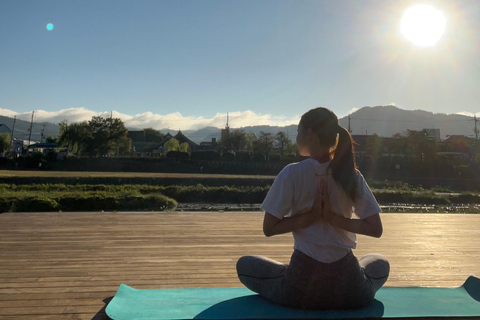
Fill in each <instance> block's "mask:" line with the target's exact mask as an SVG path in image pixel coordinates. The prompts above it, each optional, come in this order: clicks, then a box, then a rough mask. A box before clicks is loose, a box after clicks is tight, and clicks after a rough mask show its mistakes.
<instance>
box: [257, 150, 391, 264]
mask: <svg viewBox="0 0 480 320" xmlns="http://www.w3.org/2000/svg"><path fill="white" fill-rule="evenodd" d="M329 164H330V162H326V163H319V162H318V161H316V160H314V159H311V158H309V159H306V160H304V161H301V162H298V163H292V164H289V165H287V166H286V167H285V168H284V169H283V170H282V171H281V172H280V173H279V174H278V176H277V177H276V179H275V181H274V183H273V185H272V186H271V188H270V190H269V191H268V194H267V196H266V197H265V200H264V201H263V203H262V205H261V209H262V210H265V211H266V212H268V213H269V214H271V215H273V216H275V217H276V218H278V219H283V218H284V217H288V216H292V215H294V214H299V213H304V212H307V211H309V210H311V209H312V206H313V202H314V200H315V194H316V191H317V187H318V184H319V179H322V178H323V179H326V180H327V194H328V196H329V199H330V207H331V209H332V211H333V212H335V213H337V214H341V215H342V216H344V217H346V218H352V214H353V213H354V214H355V215H356V216H357V217H358V218H360V219H364V218H367V217H369V216H371V215H374V214H378V213H380V212H381V211H382V210H381V209H380V207H379V206H378V203H377V201H376V200H375V197H374V196H373V194H372V192H371V190H370V188H369V187H368V185H367V183H366V182H365V179H364V178H363V176H362V174H361V173H360V172H359V171H357V175H356V179H357V190H356V197H355V200H354V201H352V199H351V198H350V197H348V196H347V195H346V193H345V191H344V190H343V189H342V188H341V187H340V186H339V185H338V184H337V183H336V181H335V180H334V179H333V177H332V175H331V170H328V171H329V172H328V173H327V169H328V165H329ZM292 234H293V237H294V239H295V244H294V249H297V250H300V251H301V252H303V253H305V254H306V255H308V256H309V257H311V258H313V259H315V260H317V261H320V262H323V263H331V262H335V261H338V260H340V259H341V258H343V257H344V256H345V255H346V254H347V253H348V252H349V251H350V250H351V249H355V247H356V245H357V237H356V235H355V234H354V233H352V232H348V231H345V230H343V229H340V228H336V227H333V226H332V225H330V224H329V223H327V222H324V221H322V220H319V221H317V222H315V223H314V224H312V225H311V226H309V227H307V228H304V229H299V230H296V231H294V232H292Z"/></svg>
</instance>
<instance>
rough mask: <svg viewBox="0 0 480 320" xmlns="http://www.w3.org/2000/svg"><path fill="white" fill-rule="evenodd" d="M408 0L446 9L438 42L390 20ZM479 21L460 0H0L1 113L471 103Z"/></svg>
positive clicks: (290, 110) (163, 122)
mask: <svg viewBox="0 0 480 320" xmlns="http://www.w3.org/2000/svg"><path fill="white" fill-rule="evenodd" d="M416 3H429V4H432V5H433V6H435V7H436V8H437V9H439V10H441V11H442V12H443V13H444V15H445V17H446V19H447V27H446V31H445V34H444V35H443V37H442V38H441V39H440V41H439V42H438V43H437V44H436V45H435V46H432V47H427V48H422V47H417V46H415V45H413V44H411V43H410V42H409V41H407V40H406V39H405V38H404V37H403V36H402V35H401V34H400V32H399V25H400V19H401V16H402V14H403V12H404V11H405V10H406V9H407V8H408V7H409V6H411V5H412V4H416ZM479 21H480V2H478V1H468V0H467V1H461V0H455V1H390V0H375V1H374V0H363V1H360V0H349V1H346V0H335V1H333V0H332V1H330V0H325V1H322V0H315V1H309V0H290V1H285V0H255V1H253V0H241V1H240V0H217V1H210V0H209V1H207V0H190V1H184V0H172V1H162V0H152V1H147V0H138V1H134V0H128V1H127V0H115V1H113V0H111V1H102V0H95V1H90V0H82V1H65V0H50V1H49V0H42V1H33V0H22V1H18V0H2V1H0V45H1V50H0V69H1V71H0V115H6V116H13V115H17V116H18V117H20V118H21V117H24V118H28V117H29V115H30V113H31V111H33V110H35V112H36V114H37V120H42V121H52V122H59V121H61V120H62V119H67V120H69V121H70V122H73V121H79V120H88V119H90V118H91V116H92V115H97V114H98V115H106V114H108V115H109V114H110V113H113V115H114V116H118V117H121V118H122V119H123V120H124V121H126V122H127V124H129V125H131V126H133V125H135V126H137V127H154V128H157V129H162V128H166V127H172V128H177V127H178V128H179V129H190V128H195V127H202V126H206V125H212V126H223V125H224V123H225V122H226V113H229V115H230V124H231V126H232V127H241V126H246V125H252V124H271V125H275V124H278V125H285V124H290V123H295V122H296V121H298V119H299V117H300V115H301V114H302V113H304V112H305V111H307V110H309V109H310V108H313V107H316V106H320V105H321V106H325V107H328V108H330V109H332V110H333V111H334V112H336V113H337V115H338V116H339V117H342V116H345V115H347V114H348V113H349V112H351V111H352V110H354V109H355V108H361V107H363V106H377V105H388V104H395V105H396V106H398V107H399V108H402V109H423V110H428V111H432V112H439V113H458V112H466V113H477V112H478V111H480V108H479V107H478V105H477V103H478V101H479V100H480V99H479V98H480V90H478V88H477V84H478V83H480V60H479V59H478V57H479V56H480V55H479V52H478V51H479V49H480V43H479V41H480V37H478V30H480V28H479V27H480V22H479ZM48 23H52V24H53V25H54V29H53V30H52V31H48V30H47V28H46V26H47V24H48Z"/></svg>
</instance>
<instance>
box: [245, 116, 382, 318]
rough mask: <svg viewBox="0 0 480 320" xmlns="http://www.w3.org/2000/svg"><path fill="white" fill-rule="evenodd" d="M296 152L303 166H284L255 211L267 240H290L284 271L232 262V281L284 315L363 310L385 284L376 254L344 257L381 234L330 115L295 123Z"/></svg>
mask: <svg viewBox="0 0 480 320" xmlns="http://www.w3.org/2000/svg"><path fill="white" fill-rule="evenodd" d="M297 144H298V148H299V153H300V155H302V156H306V157H308V159H306V160H304V161H301V162H299V163H293V164H290V165H288V166H286V167H285V168H284V169H283V170H282V171H281V172H280V173H279V175H278V176H277V177H276V179H275V182H274V183H273V185H272V187H271V188H270V190H269V192H268V194H267V196H266V198H265V200H264V202H263V204H262V206H261V208H262V210H264V211H265V217H264V222H263V231H264V233H265V235H266V236H267V237H270V236H273V235H276V234H283V233H289V232H292V234H293V237H294V240H295V242H294V252H293V254H292V257H291V260H290V263H289V265H284V264H281V263H279V262H277V261H274V260H271V259H269V258H266V257H263V256H245V257H242V258H240V259H239V260H238V262H237V273H238V277H239V279H240V281H241V282H242V283H243V284H244V285H245V286H246V287H248V288H249V289H251V290H252V291H254V292H257V293H259V294H260V295H262V296H264V297H265V298H267V299H269V300H271V301H273V302H275V303H278V304H281V305H284V306H287V307H292V308H301V309H352V308H360V307H365V306H367V305H369V304H370V303H371V302H372V301H373V299H374V296H375V292H376V291H378V289H380V287H381V286H383V284H384V283H385V282H386V281H387V278H388V274H389V270H390V266H389V263H388V261H387V260H386V259H385V258H384V257H383V256H382V255H380V254H370V255H367V256H365V257H363V258H362V259H361V260H360V261H358V260H357V258H356V257H355V256H354V255H353V253H352V249H354V248H355V247H356V242H357V241H356V234H357V233H358V234H363V235H367V236H372V237H377V238H378V237H380V236H381V235H382V232H383V227H382V222H381V219H380V215H379V213H380V212H381V210H380V207H379V206H378V204H377V202H376V200H375V198H374V196H373V194H372V192H371V191H370V189H369V187H368V186H367V184H366V182H365V180H364V178H363V176H362V175H361V173H360V172H359V171H358V170H357V169H356V165H355V157H354V153H353V142H352V138H351V136H350V133H349V132H348V131H347V130H345V129H344V128H342V127H340V126H339V125H338V118H337V116H336V115H335V114H334V113H333V112H332V111H330V110H328V109H326V108H316V109H312V110H310V111H308V112H307V113H305V114H304V115H303V116H302V118H301V120H300V123H299V125H298V134H297ZM353 213H355V215H356V216H357V218H355V219H354V218H352V214H353Z"/></svg>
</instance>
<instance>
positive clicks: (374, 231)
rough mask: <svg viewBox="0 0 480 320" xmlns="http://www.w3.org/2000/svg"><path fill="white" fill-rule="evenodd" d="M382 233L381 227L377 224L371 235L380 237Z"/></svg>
mask: <svg viewBox="0 0 480 320" xmlns="http://www.w3.org/2000/svg"><path fill="white" fill-rule="evenodd" d="M382 234H383V227H382V226H379V227H377V228H375V230H373V233H372V237H375V238H380V237H381V236H382Z"/></svg>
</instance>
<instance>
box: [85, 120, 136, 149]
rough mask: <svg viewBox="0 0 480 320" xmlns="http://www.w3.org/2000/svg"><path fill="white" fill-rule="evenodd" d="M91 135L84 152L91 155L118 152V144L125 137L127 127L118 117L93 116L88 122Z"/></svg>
mask: <svg viewBox="0 0 480 320" xmlns="http://www.w3.org/2000/svg"><path fill="white" fill-rule="evenodd" d="M88 127H89V129H90V132H91V137H90V139H89V141H88V144H87V146H86V152H87V153H88V154H90V155H91V156H105V155H108V154H112V153H113V154H118V151H119V148H118V145H119V144H121V140H124V139H128V138H127V128H126V127H125V125H124V124H123V122H122V120H121V119H119V118H103V117H100V116H94V117H92V119H91V120H90V121H89V122H88Z"/></svg>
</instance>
